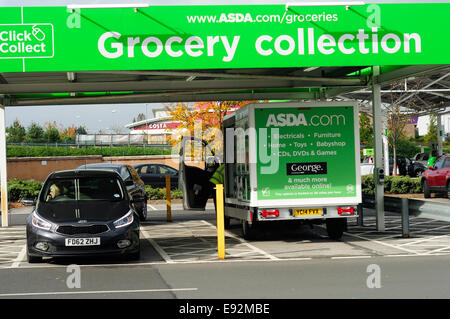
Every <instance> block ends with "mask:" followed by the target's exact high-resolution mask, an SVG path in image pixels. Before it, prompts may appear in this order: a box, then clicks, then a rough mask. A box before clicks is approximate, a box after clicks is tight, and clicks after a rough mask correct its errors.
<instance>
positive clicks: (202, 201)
mask: <svg viewBox="0 0 450 319" xmlns="http://www.w3.org/2000/svg"><path fill="white" fill-rule="evenodd" d="M219 165H220V161H219V159H218V158H217V157H216V156H215V154H214V152H213V150H212V149H211V148H210V147H209V145H208V142H206V141H204V140H201V139H197V138H194V137H183V139H182V140H181V146H180V167H179V172H178V174H179V178H178V188H179V189H181V191H182V192H183V207H184V209H186V210H204V209H205V206H206V202H207V201H208V199H209V198H211V197H212V195H213V188H214V184H212V183H211V182H210V181H209V179H210V178H211V176H212V175H213V174H214V172H215V170H216V169H217V167H218V166H219Z"/></svg>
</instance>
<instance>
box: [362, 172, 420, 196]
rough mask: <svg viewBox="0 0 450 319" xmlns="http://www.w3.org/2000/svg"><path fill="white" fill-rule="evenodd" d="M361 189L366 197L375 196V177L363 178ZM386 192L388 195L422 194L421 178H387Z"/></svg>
mask: <svg viewBox="0 0 450 319" xmlns="http://www.w3.org/2000/svg"><path fill="white" fill-rule="evenodd" d="M361 189H362V193H363V194H364V195H375V184H374V180H373V175H364V176H362V177H361ZM384 192H385V193H387V194H416V193H422V192H423V191H422V186H421V185H420V178H411V177H409V176H385V177H384Z"/></svg>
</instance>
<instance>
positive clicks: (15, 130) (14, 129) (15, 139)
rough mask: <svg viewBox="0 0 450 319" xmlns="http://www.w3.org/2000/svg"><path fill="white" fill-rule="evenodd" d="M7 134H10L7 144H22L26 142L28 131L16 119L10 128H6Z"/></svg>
mask: <svg viewBox="0 0 450 319" xmlns="http://www.w3.org/2000/svg"><path fill="white" fill-rule="evenodd" d="M6 133H8V136H7V137H6V142H9V143H22V142H23V141H24V140H25V135H26V131H25V128H24V127H23V126H22V125H21V124H20V122H19V120H18V119H16V120H15V121H14V123H13V124H12V125H11V126H10V127H7V128H6Z"/></svg>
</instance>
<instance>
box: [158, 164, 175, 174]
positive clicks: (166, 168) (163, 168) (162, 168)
mask: <svg viewBox="0 0 450 319" xmlns="http://www.w3.org/2000/svg"><path fill="white" fill-rule="evenodd" d="M159 173H160V174H162V175H175V174H176V173H177V171H176V170H175V169H173V168H172V167H169V166H160V167H159Z"/></svg>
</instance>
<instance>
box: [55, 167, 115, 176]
mask: <svg viewBox="0 0 450 319" xmlns="http://www.w3.org/2000/svg"><path fill="white" fill-rule="evenodd" d="M111 176H114V177H120V175H119V174H118V173H117V172H116V171H113V170H102V169H96V170H94V169H81V170H79V169H72V170H65V171H57V172H53V173H51V174H50V175H49V176H48V178H75V177H111Z"/></svg>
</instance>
